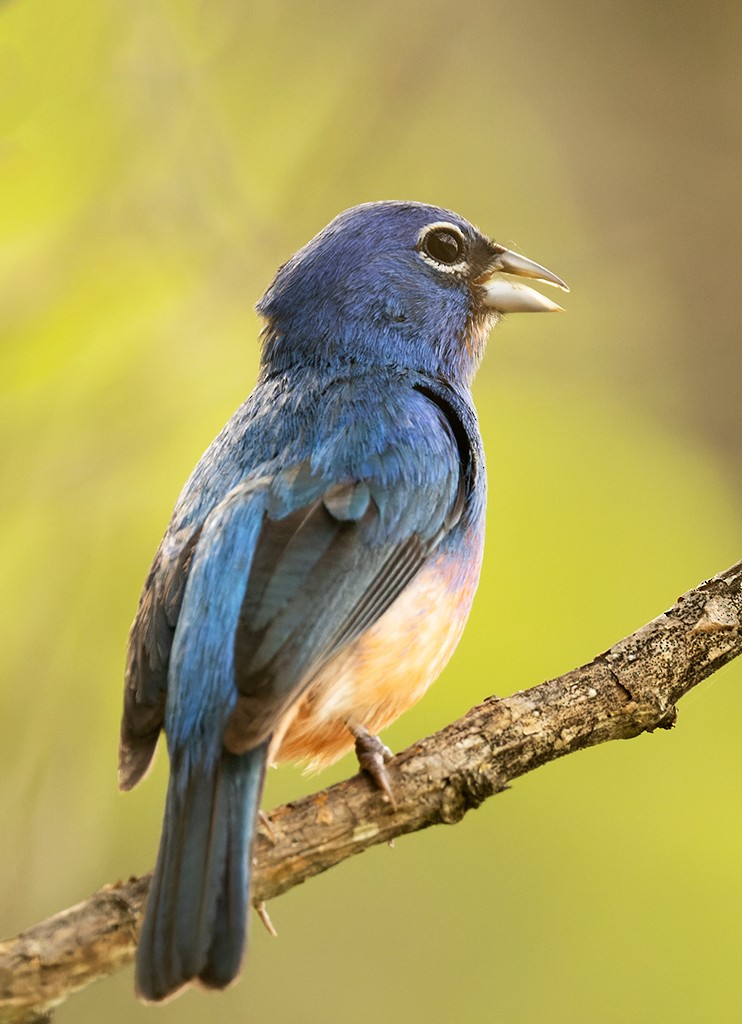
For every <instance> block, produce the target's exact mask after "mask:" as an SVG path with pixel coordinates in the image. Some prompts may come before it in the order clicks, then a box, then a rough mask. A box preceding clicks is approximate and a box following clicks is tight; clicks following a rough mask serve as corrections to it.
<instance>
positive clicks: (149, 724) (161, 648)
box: [119, 525, 201, 789]
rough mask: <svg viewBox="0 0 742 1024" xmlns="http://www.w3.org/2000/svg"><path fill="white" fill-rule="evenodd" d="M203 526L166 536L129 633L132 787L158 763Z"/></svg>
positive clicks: (127, 757) (127, 777)
mask: <svg viewBox="0 0 742 1024" xmlns="http://www.w3.org/2000/svg"><path fill="white" fill-rule="evenodd" d="M200 532H201V526H200V525H199V526H198V527H197V528H185V529H182V530H180V531H178V532H177V533H175V534H166V535H165V537H164V539H163V541H162V543H161V544H160V546H159V548H158V549H157V552H156V554H155V557H154V560H153V562H152V567H151V569H150V571H149V575H148V576H147V579H146V581H145V584H144V587H143V589H142V595H141V597H140V599H139V608H138V609H137V614H136V618H135V619H134V623H133V625H132V627H131V632H130V634H129V643H128V648H127V659H126V676H125V682H124V713H123V717H122V720H121V742H120V747H119V783H120V785H121V788H122V789H131V787H132V786H134V785H135V784H136V783H137V782H138V781H139V779H140V778H141V777H142V775H143V774H144V772H145V771H146V770H147V767H148V765H149V763H150V761H151V759H152V754H153V753H154V749H155V746H156V745H157V738H158V736H159V735H160V729H161V728H162V722H163V719H164V715H165V698H166V695H167V675H168V665H169V661H170V650H171V648H172V644H173V636H174V635H175V626H176V624H177V621H178V615H179V613H180V606H181V603H182V600H183V591H184V589H185V581H186V579H187V576H188V566H189V564H190V560H191V556H192V554H193V550H194V548H195V545H196V542H197V541H198V538H199V535H200Z"/></svg>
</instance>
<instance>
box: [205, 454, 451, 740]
mask: <svg viewBox="0 0 742 1024" xmlns="http://www.w3.org/2000/svg"><path fill="white" fill-rule="evenodd" d="M451 470H452V471H451V472H450V473H449V474H447V475H446V476H445V477H444V478H443V479H441V475H439V474H438V473H436V477H437V479H436V480H435V482H434V484H433V486H431V485H429V484H428V485H426V484H421V485H419V486H417V487H409V486H404V485H402V484H401V483H400V482H396V483H395V484H394V485H392V486H389V485H384V484H382V483H380V482H379V480H378V479H376V480H351V481H344V482H341V483H334V484H331V485H330V486H325V487H324V489H323V490H322V492H321V493H320V494H319V495H317V496H316V497H315V498H314V499H313V500H312V501H310V502H309V503H303V504H301V505H299V507H297V508H294V509H292V510H291V511H290V512H289V513H288V514H287V515H284V516H281V517H280V518H273V516H272V515H271V513H270V512H268V514H267V515H266V517H265V519H264V522H263V526H262V529H261V532H260V537H259V539H258V543H257V547H256V551H255V555H254V557H253V561H252V567H251V570H250V575H249V578H248V583H247V588H246V591H245V598H244V601H243V604H242V607H241V609H240V615H239V621H238V625H237V630H236V633H235V682H236V685H237V692H238V700H237V704H236V706H235V709H234V711H233V712H232V715H231V718H230V721H229V724H228V727H227V731H226V736H225V741H226V744H227V746H228V748H229V749H231V750H233V751H235V752H241V751H244V750H248V749H251V748H252V747H254V746H256V745H257V744H258V743H260V742H262V741H263V740H264V739H266V738H267V737H268V736H269V735H270V734H271V733H272V732H273V730H274V729H275V727H276V724H277V723H278V722H279V721H280V719H281V716H282V714H283V713H284V712H285V711H286V710H287V709H288V707H289V706H290V705H291V704H292V703H293V702H294V701H295V700H296V698H297V696H298V695H299V693H301V692H302V690H303V689H304V688H305V687H306V686H307V685H308V684H309V683H310V682H311V680H312V679H313V678H314V677H315V676H316V674H317V672H319V670H320V669H321V668H322V667H323V666H324V665H325V664H326V663H327V662H328V661H329V659H330V658H332V657H333V655H335V654H336V653H337V652H338V651H340V650H341V649H342V648H343V647H345V646H346V645H348V644H349V643H351V642H352V641H353V640H354V639H355V638H356V637H358V636H360V634H361V633H363V632H364V631H365V630H366V629H368V627H369V626H371V625H372V624H373V623H374V622H376V620H377V619H379V618H380V617H381V615H383V613H384V612H385V611H386V610H387V608H388V607H389V606H390V605H391V604H392V602H393V601H394V600H395V598H396V597H398V596H399V594H400V593H401V592H402V591H403V590H404V588H405V587H406V586H407V584H408V583H409V582H410V581H411V580H412V578H413V577H414V576H415V575H416V573H417V572H418V571H419V569H420V568H421V567H422V565H423V564H424V563H425V561H426V559H427V558H428V556H429V555H430V553H431V552H432V551H433V550H434V549H435V548H436V547H437V545H438V544H439V543H440V541H441V539H442V538H443V537H444V536H445V535H446V533H447V532H448V531H449V530H450V529H451V528H452V527H453V525H454V524H455V523H456V522H457V521H458V519H459V518H460V516H461V512H462V509H463V506H464V499H465V492H464V484H463V477H462V475H461V474H460V473H459V472H458V467H457V466H455V465H454V462H453V460H452V461H451Z"/></svg>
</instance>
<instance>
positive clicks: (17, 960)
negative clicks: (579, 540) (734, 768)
mask: <svg viewBox="0 0 742 1024" xmlns="http://www.w3.org/2000/svg"><path fill="white" fill-rule="evenodd" d="M739 654H742V562H738V563H737V565H734V566H732V567H731V569H728V570H727V571H726V572H723V573H720V574H719V575H718V576H715V577H714V578H713V579H711V580H708V581H706V582H704V583H702V584H701V585H700V586H699V587H697V588H696V589H695V590H691V591H689V593H687V594H685V595H684V596H683V597H681V598H679V599H678V601H677V603H676V604H675V605H674V606H673V607H672V608H671V609H670V610H669V611H668V612H665V613H664V614H662V615H660V616H658V618H656V619H654V620H653V621H652V622H649V623H648V624H647V625H646V626H643V627H642V628H641V629H639V630H637V632H636V633H632V634H631V636H628V637H626V638H625V639H624V640H620V641H619V642H618V643H616V644H615V645H614V646H613V647H611V649H610V650H609V651H606V652H605V653H604V654H601V655H599V656H598V657H597V658H595V659H594V660H593V661H591V662H590V664H589V665H583V666H582V667H581V668H577V669H573V670H572V671H571V672H567V673H566V674H565V675H563V676H559V677H558V678H556V679H551V680H549V681H548V682H545V683H541V685H540V686H534V687H533V688H532V689H530V690H525V691H522V692H520V693H516V694H514V695H513V696H512V697H505V698H502V699H500V698H497V697H490V698H488V699H487V700H486V701H484V703H483V704H480V705H479V706H478V707H475V708H473V709H472V710H471V711H469V712H468V714H466V715H464V717H463V718H460V719H459V720H458V721H456V722H453V723H452V724H451V725H449V726H447V727H446V728H445V729H442V730H441V731H440V732H438V733H435V734H434V735H433V736H429V737H428V738H427V739H425V740H422V741H421V742H420V743H416V744H415V745H414V746H412V747H409V748H408V749H407V750H405V751H403V752H402V753H401V754H399V755H398V756H397V757H396V758H395V759H394V760H393V761H392V762H391V764H390V765H389V770H390V777H391V779H392V784H393V786H394V792H395V796H396V800H397V807H396V810H394V811H392V810H391V808H390V807H389V804H388V803H386V802H385V798H384V797H383V796H382V794H381V793H380V792H379V791H378V790H376V789H375V788H374V787H373V786H372V785H371V784H370V783H369V781H368V780H367V779H365V778H363V777H361V776H355V777H354V778H352V779H348V780H347V781H345V782H341V783H339V784H338V785H336V786H331V787H330V788H329V789H325V790H323V791H322V792H320V793H316V794H315V795H313V796H310V797H306V798H305V799H303V800H299V801H297V802H296V803H291V804H285V805H284V806H283V807H279V808H277V809H276V810H275V811H273V812H272V814H271V815H270V821H271V825H272V830H273V832H274V837H273V838H272V839H271V840H269V839H267V838H266V837H265V836H263V835H261V836H259V837H258V841H257V845H256V851H255V856H256V860H257V866H256V870H255V879H254V883H253V886H254V887H253V901H254V902H255V903H256V904H259V903H262V902H263V901H265V900H270V899H273V897H275V896H278V895H280V894H281V893H283V892H286V891H287V890H288V889H291V888H292V887H293V886H295V885H298V884H299V883H301V882H304V881H305V880H306V879H307V878H311V877H312V876H313V875H317V874H319V873H320V872H322V871H326V870H327V869H328V868H330V867H332V866H333V865H334V864H337V863H339V862H340V861H342V860H345V859H346V857H352V856H353V855H354V854H356V853H361V852H362V851H363V850H366V849H368V847H370V846H374V845H376V844H377V843H387V842H389V841H390V840H392V839H394V838H395V837H396V836H399V835H403V834H404V833H406V832H416V831H417V830H419V829H423V828H427V827H428V826H429V825H436V824H440V823H445V824H453V823H455V822H457V821H459V820H460V819H461V818H462V817H463V816H464V814H466V812H467V811H468V810H470V809H471V808H473V807H478V806H479V804H481V803H482V801H483V800H485V799H487V797H489V796H492V795H493V794H494V793H498V792H500V791H501V790H503V789H505V788H506V787H507V786H508V784H509V783H510V782H511V781H512V780H513V779H515V778H517V777H518V776H520V775H524V774H525V773H526V772H529V771H532V770H533V769H534V768H538V767H539V766H540V765H542V764H546V762H548V761H552V760H554V759H555V758H557V757H561V756H562V755H563V754H569V753H571V752H572V751H573V750H580V749H582V748H584V747H590V746H594V745H596V744H598V743H605V742H607V741H608V740H614V739H629V738H630V737H632V736H637V735H639V733H642V732H645V731H652V730H653V729H657V728H663V729H668V728H670V727H671V726H672V725H673V723H674V721H675V717H676V707H675V705H676V703H677V701H678V700H679V699H680V698H681V697H682V696H683V695H684V694H685V693H687V692H688V690H690V689H691V688H692V687H694V686H696V685H697V684H698V683H700V682H701V681H702V680H703V679H705V678H706V677H707V676H709V675H711V674H712V673H713V672H716V670H717V669H719V668H721V667H722V666H723V665H725V664H726V663H727V662H729V661H731V660H732V658H734V657H736V656H737V655H739ZM149 882H150V876H149V875H144V876H142V877H141V878H131V879H129V880H128V881H127V882H118V883H114V884H113V885H107V886H105V887H104V888H103V889H100V890H99V891H98V892H96V893H94V894H93V895H92V896H91V897H90V898H89V899H87V900H86V901H85V902H84V903H80V904H78V905H77V906H76V907H72V908H70V909H69V910H64V911H62V912H61V913H59V914H57V915H55V916H54V917H52V918H49V919H48V920H46V921H42V922H41V923H40V924H38V925H36V926H35V927H33V928H30V929H29V930H28V931H27V932H24V933H23V934H21V935H19V936H17V937H16V938H13V939H8V940H6V941H5V942H3V943H0V1024H11V1022H12V1024H20V1022H25V1024H30V1022H32V1021H39V1020H41V1019H42V1018H43V1015H44V1014H45V1013H46V1012H47V1011H48V1010H49V1009H50V1008H51V1007H53V1006H54V1005H56V1004H58V1003H60V1002H62V1001H63V1000H64V999H65V998H66V997H67V996H68V995H70V994H71V993H72V992H74V991H76V990H78V989H80V988H83V987H84V986H85V985H87V984H89V983H90V982H91V981H93V980H95V979H96V978H98V977H100V976H101V975H104V974H111V973H113V972H114V971H116V970H117V969H118V968H119V967H121V966H123V965H124V964H127V963H129V962H130V961H131V960H132V959H133V957H134V950H135V947H136V938H137V929H138V926H139V921H140V917H141V913H142V907H143V905H144V900H145V898H146V895H147V890H148V887H149Z"/></svg>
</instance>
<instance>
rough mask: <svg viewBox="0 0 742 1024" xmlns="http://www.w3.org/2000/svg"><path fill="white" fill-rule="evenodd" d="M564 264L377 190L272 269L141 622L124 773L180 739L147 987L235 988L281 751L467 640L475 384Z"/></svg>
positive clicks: (157, 877) (323, 735)
mask: <svg viewBox="0 0 742 1024" xmlns="http://www.w3.org/2000/svg"><path fill="white" fill-rule="evenodd" d="M514 278H533V279H535V280H537V281H543V282H548V283H549V284H552V285H556V286H558V287H560V288H564V289H565V290H566V285H564V283H563V282H562V281H560V280H559V278H558V277H556V276H555V275H554V274H552V273H551V272H550V271H548V270H546V269H544V268H543V267H541V266H539V265H538V264H537V263H533V262H531V261H530V260H528V259H526V258H525V257H523V256H519V255H517V254H516V253H513V252H511V251H509V250H507V249H504V248H503V247H502V246H501V245H497V244H496V243H495V242H493V241H491V240H490V239H488V238H487V237H485V236H484V235H483V234H481V233H480V232H479V231H478V230H477V229H476V228H474V227H473V226H472V225H471V224H469V223H468V222H467V221H465V220H463V219H462V218H461V217H459V216H458V215H457V214H455V213H451V212H450V211H448V210H443V209H439V208H437V207H433V206H426V205H423V204H420V203H412V202H380V203H367V204H364V205H362V206H357V207H355V208H353V209H350V210H347V211H346V212H345V213H342V214H340V215H339V216H338V217H336V218H335V220H333V221H332V222H331V223H330V224H329V225H328V226H327V227H326V228H325V229H324V230H323V231H321V232H320V233H319V234H318V235H317V236H316V237H315V238H314V239H312V241H311V242H309V243H308V245H306V246H305V247H304V248H303V249H301V250H300V251H299V252H298V253H296V254H295V255H294V256H293V257H291V259H289V261H288V262H287V263H285V264H284V265H283V266H282V267H281V268H280V270H279V271H278V273H277V275H276V277H275V279H274V281H273V282H272V284H271V285H270V287H269V288H268V290H267V292H266V293H265V295H264V296H263V297H262V299H261V300H260V302H259V303H258V307H257V309H258V312H259V313H260V314H261V316H262V317H263V318H264V320H265V326H264V328H263V332H262V343H263V348H262V361H261V366H260V372H259V377H258V382H257V386H256V388H255V390H254V391H253V393H252V394H251V395H250V397H249V398H248V399H247V401H246V402H245V403H244V404H243V405H242V406H241V408H240V409H238V411H237V412H236V413H235V414H234V416H233V417H232V419H231V420H230V421H229V422H228V423H227V425H226V426H225V427H224V429H223V430H222V432H221V433H220V434H219V436H218V437H217V438H216V440H215V441H214V442H213V443H212V444H211V446H210V447H209V448H208V450H207V451H206V453H205V454H204V455H203V457H202V458H201V461H200V462H199V463H198V465H197V466H196V468H195V470H194V471H193V474H192V475H191V477H190V479H189V480H188V482H187V483H186V485H185V488H184V489H183V492H182V494H181V495H180V498H179V499H178V502H177V504H176V506H175V510H174V512H173V516H172V519H171V521H170V524H169V526H168V528H167V531H166V533H165V536H164V538H163V540H162V543H161V544H160V547H159V548H158V550H157V553H156V554H155V558H154V562H153V564H152V568H151V570H150V573H149V576H148V577H147V580H146V582H145V585H144V589H143V592H142V596H141V600H140V603H139V609H138V612H137V615H136V618H135V621H134V624H133V626H132V630H131V634H130V638H129V648H128V662H127V674H126V685H125V692H124V713H123V721H122V726H121V747H120V770H119V781H120V785H121V788H122V789H125V790H128V789H130V788H131V787H132V786H134V785H135V784H136V783H137V782H138V781H139V780H140V778H141V777H142V776H143V775H144V773H145V772H146V770H147V768H148V766H149V764H150V761H151V759H152V756H153V754H154V750H155V746H156V744H157V739H158V736H159V733H160V730H161V729H162V728H164V730H165V734H166V736H167V743H168V749H169V754H170V781H169V785H168V791H167V799H166V806H165V815H164V822H163V828H162V838H161V842H160V850H159V854H158V858H157V865H156V867H155V872H154V877H153V880H152V887H151V890H150V894H149V899H148V902H147V908H146V914H145V919H144V924H143V927H142V932H141V936H140V940H139V948H138V954H137V963H136V986H137V991H138V993H139V995H140V996H141V997H142V998H143V999H145V1000H149V1001H155V1000H161V999H164V998H165V997H167V996H169V995H171V994H173V993H175V992H177V991H178V990H179V989H181V988H182V987H183V986H184V985H186V984H187V983H188V982H190V981H194V980H199V981H200V982H201V983H202V984H203V985H205V986H207V987H211V988H223V987H224V986H226V985H228V984H229V983H230V982H231V981H232V980H233V979H234V978H235V977H236V975H237V973H238V971H239V968H240V964H241V961H242V957H243V953H244V948H245V938H246V930H247V907H248V898H249V883H250V878H249V875H250V858H251V848H252V842H253V836H254V834H255V828H256V819H257V815H258V808H259V803H260V797H261V792H262V788H263V780H264V775H265V769H266V765H268V764H269V763H271V762H274V761H280V760H300V761H306V762H310V763H311V764H313V765H322V764H327V763H330V762H332V761H334V760H335V759H336V758H338V757H340V756H341V755H342V754H344V753H345V752H346V751H347V750H349V749H351V748H352V747H353V746H354V745H355V747H356V751H357V753H358V755H359V760H360V763H361V765H362V767H364V768H366V769H367V770H368V771H369V772H370V773H371V775H372V777H373V778H374V779H375V781H376V782H377V784H378V785H379V786H380V787H381V788H382V789H384V790H385V791H386V792H387V794H388V795H389V798H391V797H392V794H391V788H390V785H389V779H388V778H387V772H386V769H385V762H386V761H387V760H388V758H389V757H390V756H391V755H390V753H389V751H388V750H387V748H386V747H385V746H384V745H383V744H382V743H381V741H380V740H378V738H377V736H376V734H377V733H378V732H379V731H380V730H381V729H383V728H384V727H385V726H386V725H388V724H389V723H390V722H391V721H393V720H394V719H395V718H396V717H397V716H398V715H399V714H401V713H402V712H403V711H404V710H405V709H406V708H408V707H410V706H411V705H412V704H413V703H414V702H415V701H417V700H418V699H419V698H420V697H421V696H422V695H423V693H424V692H425V690H426V689H427V688H428V686H429V685H430V684H431V683H432V682H433V681H434V679H435V678H436V677H437V676H438V675H439V674H440V672H441V671H442V669H443V667H444V666H445V664H446V662H447V661H448V659H449V658H450V656H451V654H452V653H453V651H454V648H455V647H456V644H457V643H458V640H459V638H460V636H461V632H462V630H463V628H464V624H465V622H466V619H467V616H468V614H469V609H470V607H471V603H472V599H473V597H474V591H475V589H476V586H477V581H478V578H479V571H480V565H481V559H482V547H483V541H484V510H485V499H486V477H485V466H484V454H483V451H482V442H481V439H480V435H479V429H478V425H477V418H476V412H475V409H474V406H473V403H472V398H471V393H470V387H471V384H472V380H473V378H474V374H475V372H476V370H477V367H478V365H479V363H480V360H481V358H482V355H483V352H484V346H485V342H486V339H487V335H488V333H489V330H490V328H491V327H492V326H493V325H494V324H495V323H496V322H497V321H498V319H499V318H500V316H501V314H503V313H509V312H518V311H525V312H528V311H530V312H535V311H552V310H558V309H560V307H559V306H557V305H556V304H555V303H553V302H551V301H550V300H549V299H547V298H546V297H544V296H543V295H541V294H540V293H539V292H537V291H535V290H534V289H532V288H530V287H528V286H526V285H525V284H523V283H522V282H521V281H518V280H514Z"/></svg>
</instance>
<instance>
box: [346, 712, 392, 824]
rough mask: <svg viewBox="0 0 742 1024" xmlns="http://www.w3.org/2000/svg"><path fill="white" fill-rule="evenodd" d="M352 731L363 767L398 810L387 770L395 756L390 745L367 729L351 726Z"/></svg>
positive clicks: (359, 762)
mask: <svg viewBox="0 0 742 1024" xmlns="http://www.w3.org/2000/svg"><path fill="white" fill-rule="evenodd" d="M350 731H351V732H352V733H353V735H354V736H355V738H356V757H357V758H358V764H359V765H360V767H361V769H362V770H363V771H365V772H368V774H369V775H370V776H371V778H372V779H373V780H374V782H375V783H376V785H377V786H378V788H379V789H380V790H381V791H382V793H384V794H385V795H386V798H387V800H388V801H389V803H390V804H391V805H392V807H393V808H394V809H395V810H396V808H397V802H396V800H395V799H394V791H393V790H392V784H391V782H390V780H389V774H388V772H387V770H386V765H387V762H388V761H391V759H392V758H393V757H394V754H393V753H392V752H391V750H390V749H389V747H387V746H386V744H385V743H382V742H381V740H380V739H379V737H378V736H372V735H371V733H370V732H367V731H366V730H365V729H360V728H356V727H351V729H350Z"/></svg>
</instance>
